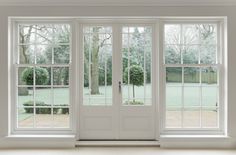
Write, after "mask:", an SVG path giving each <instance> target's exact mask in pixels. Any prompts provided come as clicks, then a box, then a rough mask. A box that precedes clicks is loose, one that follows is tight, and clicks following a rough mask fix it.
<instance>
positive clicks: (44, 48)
mask: <svg viewBox="0 0 236 155" xmlns="http://www.w3.org/2000/svg"><path fill="white" fill-rule="evenodd" d="M36 63H37V64H52V47H51V46H49V45H38V46H37V47H36Z"/></svg>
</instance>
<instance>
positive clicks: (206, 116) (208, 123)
mask: <svg viewBox="0 0 236 155" xmlns="http://www.w3.org/2000/svg"><path fill="white" fill-rule="evenodd" d="M202 127H207V128H209V127H210V128H216V127H218V109H217V108H214V107H211V108H204V109H203V110H202Z"/></svg>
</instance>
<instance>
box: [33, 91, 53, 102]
mask: <svg viewBox="0 0 236 155" xmlns="http://www.w3.org/2000/svg"><path fill="white" fill-rule="evenodd" d="M51 104H52V90H51V88H50V87H36V88H35V106H51Z"/></svg>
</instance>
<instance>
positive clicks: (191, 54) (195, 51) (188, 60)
mask: <svg viewBox="0 0 236 155" xmlns="http://www.w3.org/2000/svg"><path fill="white" fill-rule="evenodd" d="M182 53H183V63H184V64H198V57H199V46H184V47H183V52H182Z"/></svg>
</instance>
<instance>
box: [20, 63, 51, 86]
mask: <svg viewBox="0 0 236 155" xmlns="http://www.w3.org/2000/svg"><path fill="white" fill-rule="evenodd" d="M21 77H22V81H24V82H25V83H26V85H33V84H34V68H33V67H28V68H25V69H24V70H23V72H22V74H21ZM35 78H36V85H45V84H48V82H49V73H48V70H47V69H45V68H41V67H36V68H35Z"/></svg>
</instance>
